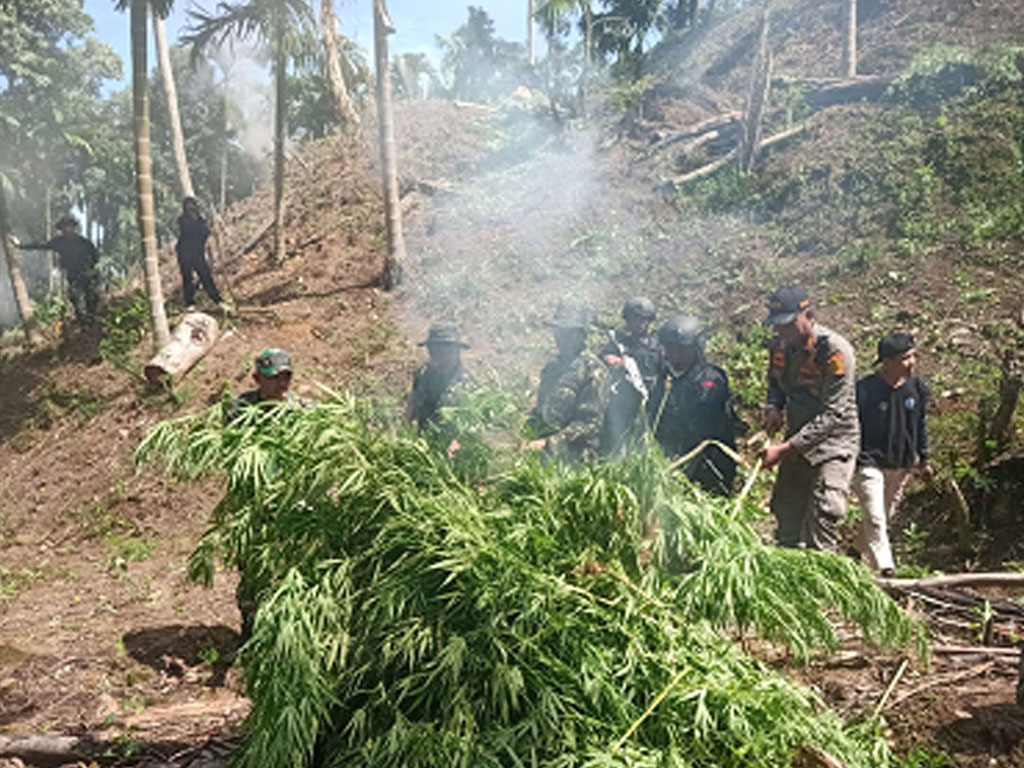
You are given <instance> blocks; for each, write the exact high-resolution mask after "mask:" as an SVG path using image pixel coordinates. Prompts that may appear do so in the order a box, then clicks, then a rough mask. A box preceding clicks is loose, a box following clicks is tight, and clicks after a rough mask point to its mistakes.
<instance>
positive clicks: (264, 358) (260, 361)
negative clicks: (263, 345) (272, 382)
mask: <svg viewBox="0 0 1024 768" xmlns="http://www.w3.org/2000/svg"><path fill="white" fill-rule="evenodd" d="M256 370H257V371H259V372H260V373H262V374H263V375H264V376H277V375H278V374H279V373H291V372H292V359H291V358H290V357H289V356H288V353H287V352H285V351H284V350H283V349H277V348H276V347H271V348H270V349H264V350H263V351H262V352H260V353H259V355H258V356H257V357H256Z"/></svg>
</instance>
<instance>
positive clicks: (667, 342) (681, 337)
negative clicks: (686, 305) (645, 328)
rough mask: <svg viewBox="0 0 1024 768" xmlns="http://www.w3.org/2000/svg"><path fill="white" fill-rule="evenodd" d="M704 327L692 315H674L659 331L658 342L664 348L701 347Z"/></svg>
mask: <svg viewBox="0 0 1024 768" xmlns="http://www.w3.org/2000/svg"><path fill="white" fill-rule="evenodd" d="M703 333H704V326H703V325H701V322H700V320H698V319H697V318H695V317H693V316H691V315H672V317H670V318H669V319H668V320H666V321H665V322H664V323H663V324H662V326H661V328H659V329H658V342H659V343H660V344H661V346H663V347H669V346H688V345H693V344H695V345H697V346H700V345H701V343H702V342H703V339H701V335H702V334H703Z"/></svg>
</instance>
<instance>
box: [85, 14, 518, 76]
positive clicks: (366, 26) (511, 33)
mask: <svg viewBox="0 0 1024 768" xmlns="http://www.w3.org/2000/svg"><path fill="white" fill-rule="evenodd" d="M216 2H217V0H177V2H176V3H175V8H174V12H173V13H172V14H171V16H170V18H169V19H168V20H167V28H168V38H169V39H170V40H171V41H172V42H175V41H177V39H178V35H179V34H180V32H181V30H182V28H183V27H184V26H185V25H186V24H187V23H188V14H187V11H188V9H189V8H190V7H193V6H195V5H197V6H199V7H201V8H205V9H206V10H213V9H214V7H215V5H216ZM470 5H476V6H481V7H483V8H484V10H486V11H487V13H488V14H490V16H491V18H492V19H494V27H495V31H496V33H497V35H498V36H499V37H502V38H504V39H506V40H519V41H525V39H526V8H527V0H476V2H467V1H466V0H389V2H388V10H389V11H390V12H391V18H392V20H393V21H394V23H395V27H396V28H397V32H396V33H395V34H394V35H393V36H392V38H391V51H392V53H405V52H407V51H421V52H423V53H427V54H429V55H430V56H431V58H433V59H434V60H435V61H436V59H437V55H438V50H437V47H436V45H435V44H434V36H435V35H445V36H447V35H449V34H451V33H452V32H453V31H454V30H455V29H456V28H457V27H458V26H459V25H461V24H462V23H464V22H465V21H466V18H467V15H468V14H467V11H466V9H467V7H468V6H470ZM317 7H318V5H317ZM372 7H373V6H372V0H335V9H336V12H337V14H338V19H339V23H340V25H341V31H342V34H344V35H346V36H347V37H349V38H351V39H352V40H354V41H355V42H356V43H357V44H358V45H360V46H362V47H363V48H364V49H365V50H366V51H367V52H370V53H372V50H373V16H372V10H371V9H372ZM84 8H85V12H86V13H88V14H89V15H90V16H92V18H93V20H94V21H95V22H96V35H97V37H99V38H100V39H101V40H103V41H104V42H105V43H108V44H109V45H111V46H113V47H114V50H116V51H117V53H118V55H120V56H121V58H122V60H123V61H124V68H123V72H124V75H125V76H127V74H128V64H127V62H128V14H127V13H118V12H116V11H115V10H114V3H113V0H84ZM371 60H372V59H371Z"/></svg>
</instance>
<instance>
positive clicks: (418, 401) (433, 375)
mask: <svg viewBox="0 0 1024 768" xmlns="http://www.w3.org/2000/svg"><path fill="white" fill-rule="evenodd" d="M418 346H420V347H426V348H427V354H428V355H429V356H430V359H429V360H428V361H427V362H426V363H425V364H424V365H422V366H421V367H420V368H419V369H418V370H417V371H416V373H414V374H413V377H412V391H411V392H410V393H409V398H408V400H406V403H405V417H406V419H407V420H409V421H410V422H412V423H413V424H415V425H416V428H417V429H418V430H420V431H422V430H423V429H424V427H426V426H427V425H429V424H435V423H437V421H438V417H439V415H440V414H439V411H440V409H441V408H444V407H447V406H452V405H455V403H456V399H457V395H458V392H459V390H461V389H462V388H463V387H464V386H465V385H466V383H467V381H468V380H467V376H466V371H465V369H464V368H463V367H462V350H464V349H469V344H466V343H465V342H464V341H462V339H460V338H459V329H458V328H456V327H455V326H454V325H447V324H444V323H435V324H434V325H432V326H431V327H430V331H429V332H428V333H427V338H426V339H425V340H423V341H421V342H420V343H419V344H418Z"/></svg>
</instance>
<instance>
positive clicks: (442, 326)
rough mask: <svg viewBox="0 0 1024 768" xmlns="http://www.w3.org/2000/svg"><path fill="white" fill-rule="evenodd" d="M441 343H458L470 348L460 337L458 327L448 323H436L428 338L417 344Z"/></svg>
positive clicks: (427, 345)
mask: <svg viewBox="0 0 1024 768" xmlns="http://www.w3.org/2000/svg"><path fill="white" fill-rule="evenodd" d="M441 344H457V345H459V346H460V347H462V348H463V349H469V344H467V343H466V342H464V341H463V340H462V339H461V338H460V337H459V329H458V327H457V326H454V325H450V324H448V323H434V324H433V325H432V326H430V331H429V332H428V333H427V338H426V339H424V340H423V341H421V342H420V343H419V344H418V345H417V346H420V347H434V346H438V345H441Z"/></svg>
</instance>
